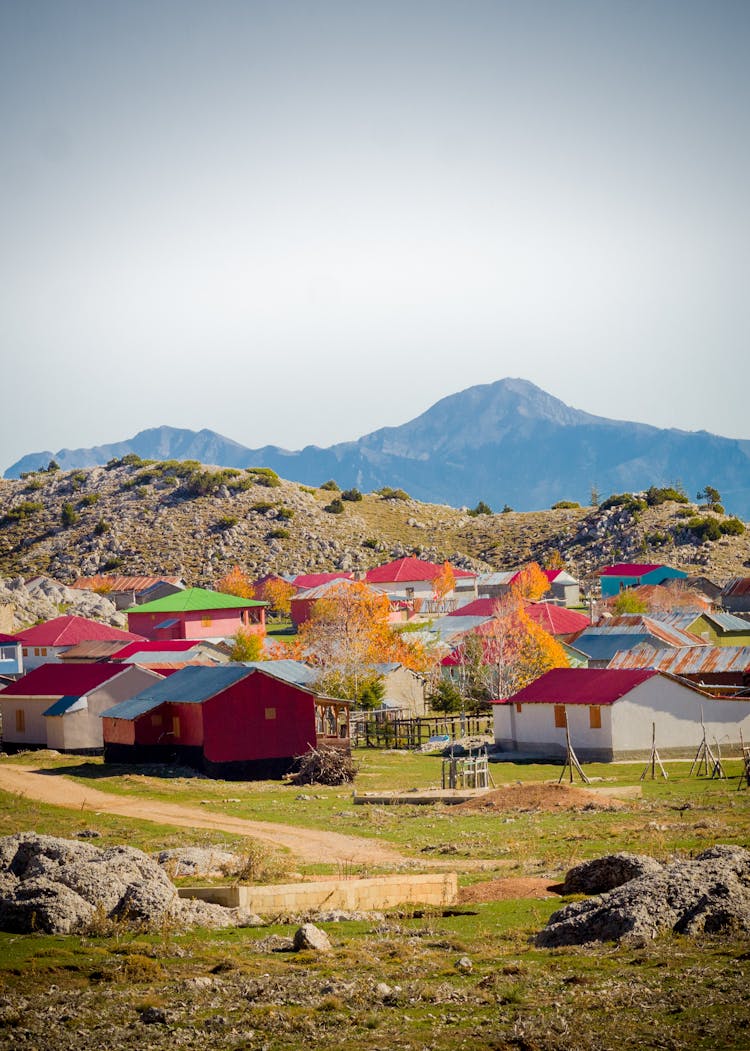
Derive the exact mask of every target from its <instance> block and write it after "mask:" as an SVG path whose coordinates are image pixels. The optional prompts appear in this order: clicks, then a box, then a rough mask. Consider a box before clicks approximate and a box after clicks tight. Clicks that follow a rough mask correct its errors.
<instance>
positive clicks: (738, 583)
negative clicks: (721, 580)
mask: <svg viewBox="0 0 750 1051" xmlns="http://www.w3.org/2000/svg"><path fill="white" fill-rule="evenodd" d="M722 594H723V595H750V577H732V579H731V580H730V581H729V582H728V583H727V584H725V585H724V590H723V592H722Z"/></svg>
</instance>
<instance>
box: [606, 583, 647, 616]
mask: <svg viewBox="0 0 750 1051" xmlns="http://www.w3.org/2000/svg"><path fill="white" fill-rule="evenodd" d="M612 610H613V612H614V613H645V612H646V610H647V606H646V603H645V602H644V601H643V599H641V598H639V597H638V595H636V594H635V592H634V591H633V590H632V588H624V589H623V590H622V591H621V592H620V594H619V595H618V596H617V598H616V599H615V601H614V602H613V603H612Z"/></svg>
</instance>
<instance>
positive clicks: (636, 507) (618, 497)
mask: <svg viewBox="0 0 750 1051" xmlns="http://www.w3.org/2000/svg"><path fill="white" fill-rule="evenodd" d="M612 507H621V508H622V509H623V511H631V512H633V513H635V512H636V511H643V510H645V508H646V501H645V500H640V499H639V498H638V497H636V496H633V494H632V493H613V494H612V496H608V497H607V499H606V500H605V501H604V502H603V503H601V504H599V510H600V511H608V510H609V509H610V508H612Z"/></svg>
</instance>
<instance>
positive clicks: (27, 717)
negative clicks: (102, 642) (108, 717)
mask: <svg viewBox="0 0 750 1051" xmlns="http://www.w3.org/2000/svg"><path fill="white" fill-rule="evenodd" d="M160 680H161V676H160V675H156V674H154V673H153V672H150V671H146V670H145V669H144V668H137V667H133V666H130V665H128V666H126V667H123V665H121V664H105V663H101V664H55V663H52V664H45V665H42V666H41V667H39V668H36V669H35V670H34V671H31V672H29V673H28V674H27V675H24V677H23V678H22V679H19V680H18V681H17V682H14V683H12V684H11V685H10V686H8V687H6V688H5V690H3V691H2V693H0V717H2V727H3V751H6V752H17V751H20V750H21V749H25V748H54V749H56V750H57V751H58V752H75V753H77V754H81V755H95V754H100V753H101V752H102V751H103V748H104V738H103V735H102V720H101V714H102V712H103V711H105V710H106V709H108V708H111V707H112V705H113V704H118V703H120V702H121V701H125V700H127V699H128V698H130V697H132V696H133V695H134V694H136V693H140V691H141V690H144V689H146V687H148V686H150V685H152V684H153V683H155V682H158V681H160Z"/></svg>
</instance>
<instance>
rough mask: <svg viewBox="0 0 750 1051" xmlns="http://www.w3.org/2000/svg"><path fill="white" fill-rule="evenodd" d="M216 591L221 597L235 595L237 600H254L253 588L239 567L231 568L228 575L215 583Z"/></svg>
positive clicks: (250, 581)
mask: <svg viewBox="0 0 750 1051" xmlns="http://www.w3.org/2000/svg"><path fill="white" fill-rule="evenodd" d="M216 590H217V591H220V592H221V593H222V595H237V597H238V598H247V599H253V598H255V588H254V587H253V582H252V580H250V577H249V576H248V575H247V573H245V572H244V571H243V570H241V569H240V567H239V566H233V567H232V569H230V570H229V572H228V573H225V574H224V576H223V577H220V578H219V579H218V580H217V581H216Z"/></svg>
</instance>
